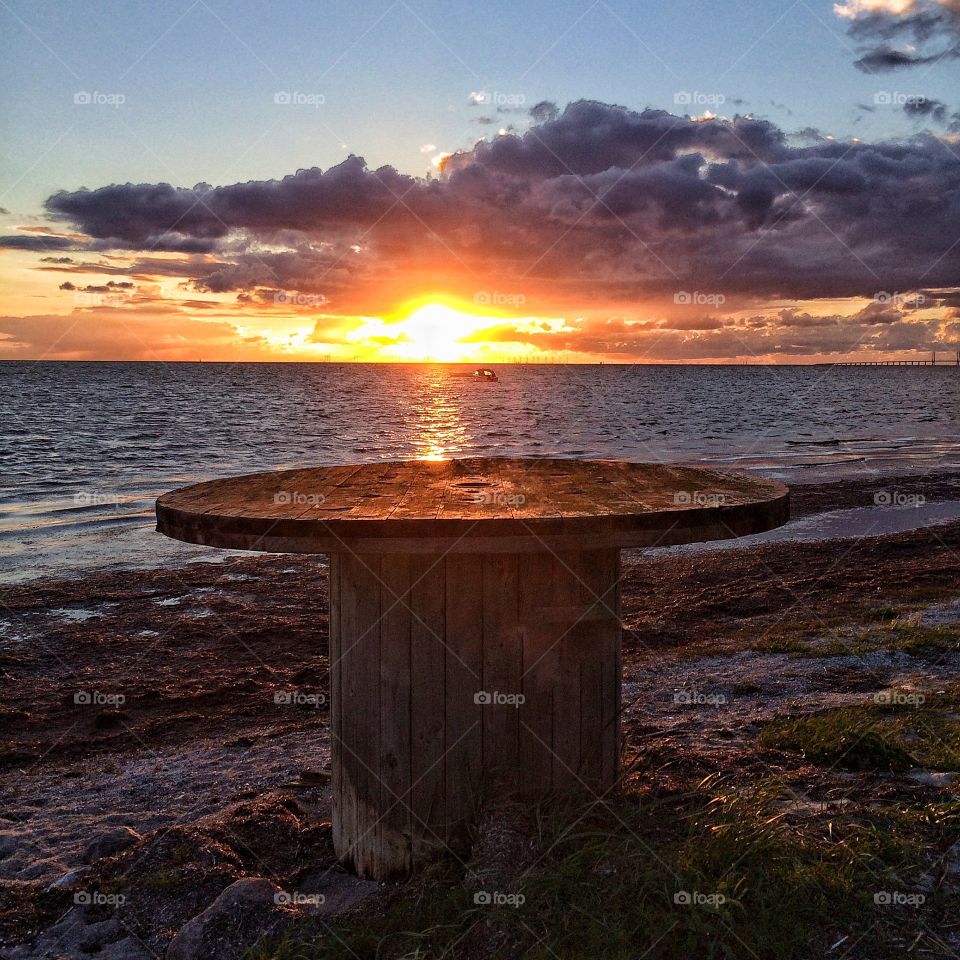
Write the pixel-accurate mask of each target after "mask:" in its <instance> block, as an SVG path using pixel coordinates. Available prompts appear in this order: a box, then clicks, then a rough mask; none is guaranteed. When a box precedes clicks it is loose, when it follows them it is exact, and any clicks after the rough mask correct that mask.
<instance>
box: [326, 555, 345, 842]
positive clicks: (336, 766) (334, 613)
mask: <svg viewBox="0 0 960 960" xmlns="http://www.w3.org/2000/svg"><path fill="white" fill-rule="evenodd" d="M328 593H329V595H330V612H329V631H330V638H329V650H328V652H327V663H328V667H329V670H330V770H331V774H332V783H331V786H332V790H333V803H332V812H331V822H332V826H333V846H334V849H335V850H336V851H337V855H338V856H342V854H343V852H344V851H345V850H346V849H347V846H348V841H347V839H346V837H345V832H344V814H345V811H344V809H343V797H342V793H341V791H342V789H343V778H342V773H341V772H342V769H343V753H342V748H341V745H340V739H341V736H342V735H343V728H342V719H341V718H342V711H343V698H342V696H341V694H340V556H339V554H332V555H331V557H330V581H329V587H328Z"/></svg>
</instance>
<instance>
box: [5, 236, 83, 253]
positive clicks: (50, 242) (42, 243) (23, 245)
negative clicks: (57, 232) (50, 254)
mask: <svg viewBox="0 0 960 960" xmlns="http://www.w3.org/2000/svg"><path fill="white" fill-rule="evenodd" d="M81 247H82V245H80V244H78V243H77V241H76V240H71V239H70V238H69V237H48V236H38V235H33V236H24V235H22V234H13V235H12V236H9V237H0V248H4V249H7V250H38V251H39V250H77V249H81Z"/></svg>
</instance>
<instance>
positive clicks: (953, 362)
mask: <svg viewBox="0 0 960 960" xmlns="http://www.w3.org/2000/svg"><path fill="white" fill-rule="evenodd" d="M830 366H832V367H960V350H958V351H957V353H956V356H952V355H949V354H948V356H947V359H946V360H941V359H940V358H939V357H938V356H937V351H936V350H934V351H933V354H932V355H931V356H930V357H929V358H927V359H926V360H840V361H838V362H837V363H832V364H830Z"/></svg>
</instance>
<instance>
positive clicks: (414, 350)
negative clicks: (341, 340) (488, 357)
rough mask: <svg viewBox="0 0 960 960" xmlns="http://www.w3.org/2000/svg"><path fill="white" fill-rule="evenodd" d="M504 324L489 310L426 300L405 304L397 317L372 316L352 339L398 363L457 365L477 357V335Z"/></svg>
mask: <svg viewBox="0 0 960 960" xmlns="http://www.w3.org/2000/svg"><path fill="white" fill-rule="evenodd" d="M502 322H503V318H501V317H498V316H494V315H493V314H492V313H491V312H490V311H486V312H472V311H471V310H470V309H469V308H468V307H467V306H466V305H464V304H461V303H458V302H456V301H453V300H448V299H442V300H441V299H435V298H424V299H421V300H417V301H413V302H412V303H409V304H405V305H404V307H402V308H401V309H400V310H398V311H397V313H396V314H394V315H393V316H390V317H386V318H382V319H381V318H380V317H373V318H370V319H368V320H367V321H366V322H365V323H364V324H363V325H362V326H361V327H359V328H358V329H356V330H355V331H354V332H353V335H352V337H351V339H353V340H356V341H360V342H366V343H370V344H376V345H377V346H378V348H379V352H380V353H381V355H383V356H388V357H390V358H393V359H396V360H411V361H420V362H424V361H426V362H431V361H432V362H435V363H458V362H463V361H468V360H470V359H471V357H475V356H476V355H477V352H478V350H477V347H478V344H477V342H476V339H471V338H475V335H476V334H477V333H478V332H479V331H481V330H484V329H486V328H489V327H493V326H496V325H497V324H500V323H502Z"/></svg>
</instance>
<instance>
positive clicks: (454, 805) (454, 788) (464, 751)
mask: <svg viewBox="0 0 960 960" xmlns="http://www.w3.org/2000/svg"><path fill="white" fill-rule="evenodd" d="M445 563H446V577H447V585H446V626H447V633H446V641H447V649H446V651H445V653H446V657H445V688H446V707H445V709H446V719H445V723H444V750H445V751H446V761H445V766H446V773H445V778H444V779H445V791H446V799H445V805H446V814H445V817H446V823H447V835H448V837H449V838H450V841H451V843H452V845H453V846H454V847H455V848H459V847H461V846H463V845H464V843H465V842H466V839H467V835H466V828H467V827H468V825H469V822H470V820H471V818H472V816H473V814H474V813H475V812H476V806H477V803H478V802H479V797H480V791H481V781H482V774H483V707H482V706H481V705H480V704H478V703H476V700H475V698H476V695H477V694H478V693H479V692H480V691H481V689H482V687H483V561H482V558H481V557H478V556H470V555H467V554H450V555H448V556H447V558H446V561H445Z"/></svg>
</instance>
